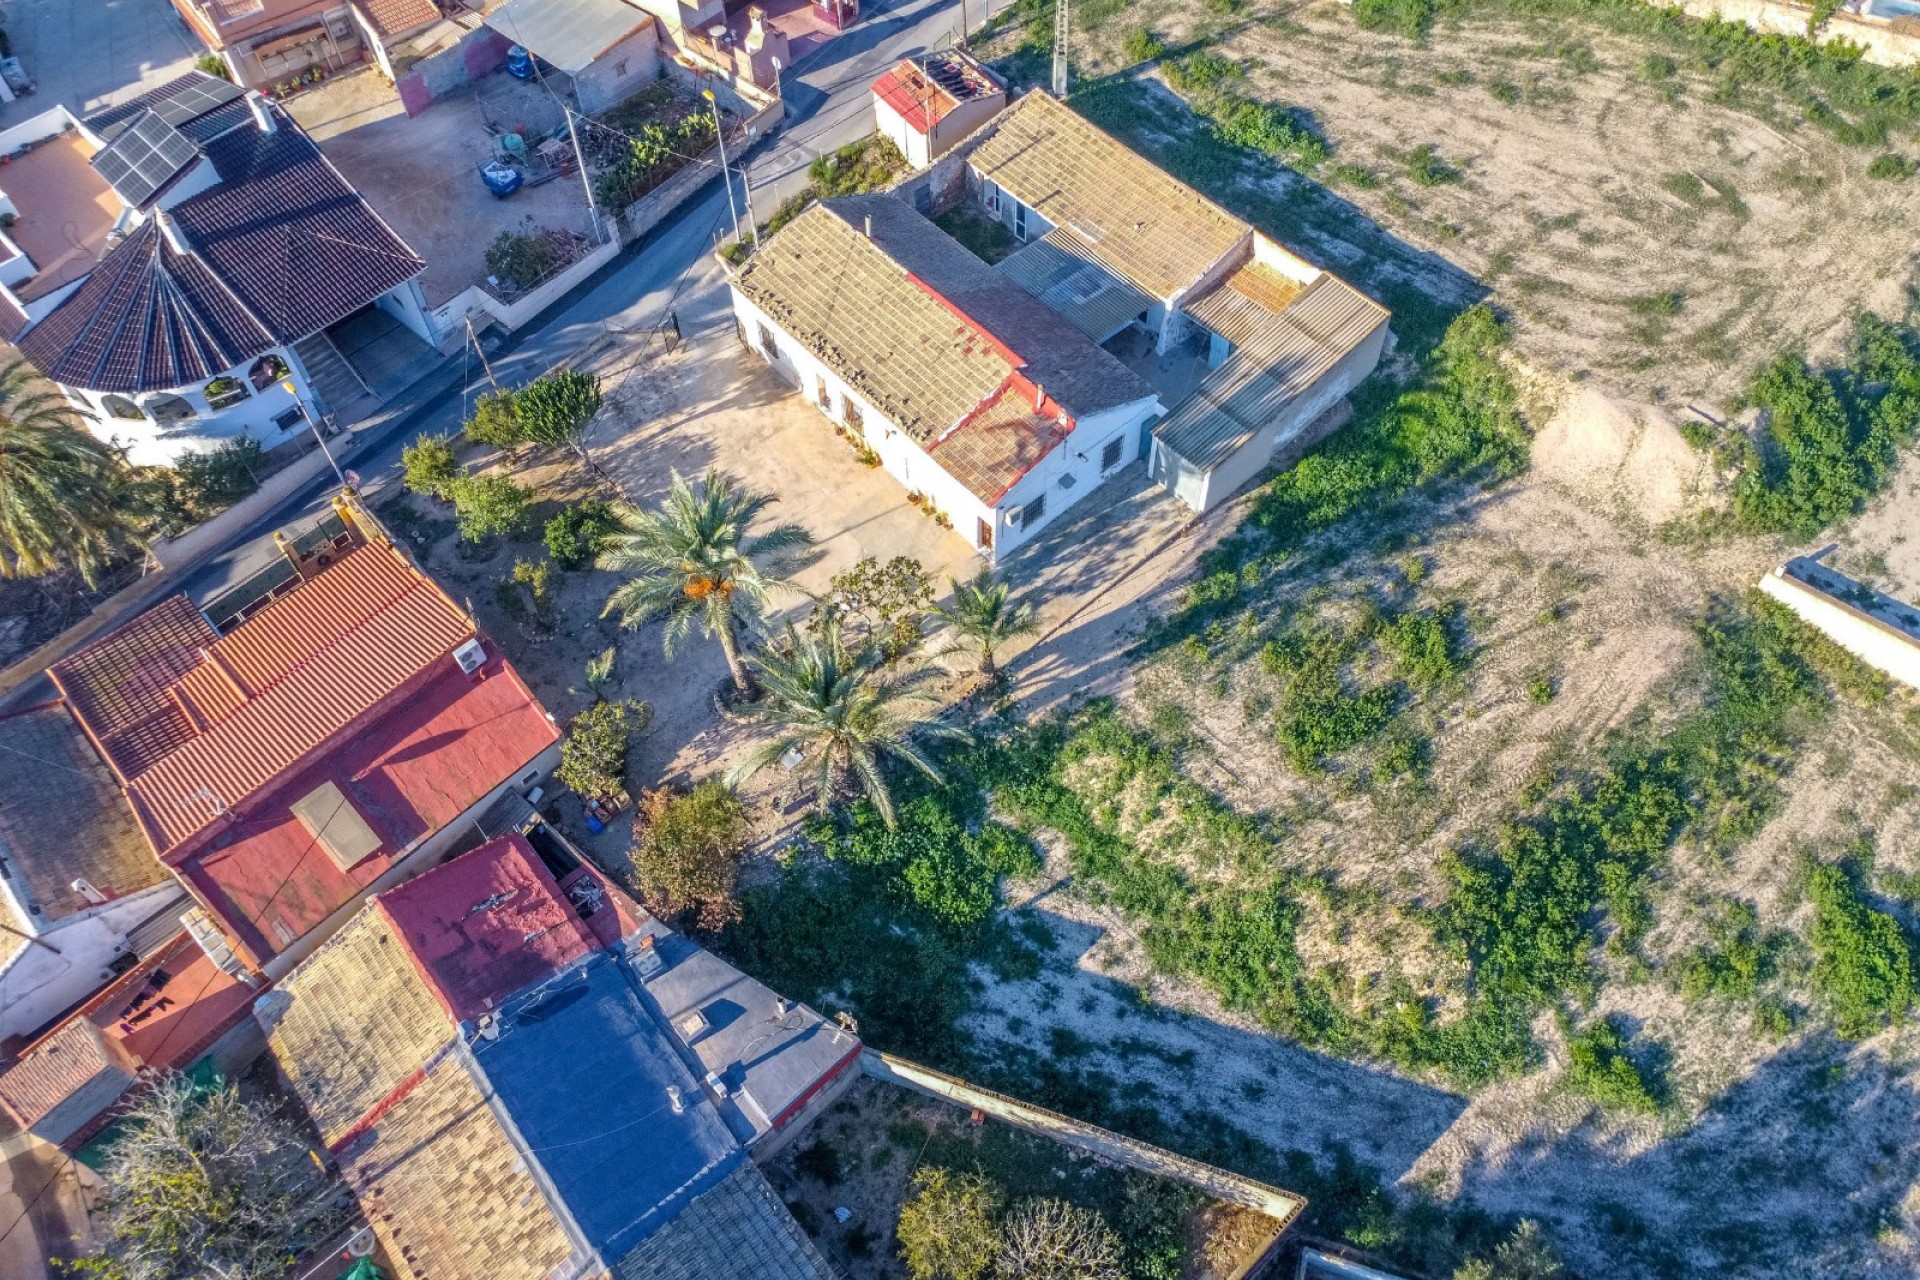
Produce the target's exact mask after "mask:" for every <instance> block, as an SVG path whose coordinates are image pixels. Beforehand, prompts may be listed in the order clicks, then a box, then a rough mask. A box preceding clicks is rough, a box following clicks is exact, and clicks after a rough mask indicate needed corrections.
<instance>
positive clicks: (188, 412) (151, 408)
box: [147, 394, 200, 427]
mask: <svg viewBox="0 0 1920 1280" xmlns="http://www.w3.org/2000/svg"><path fill="white" fill-rule="evenodd" d="M147 412H148V413H150V414H152V415H153V420H154V421H155V422H157V423H159V424H160V425H161V426H163V427H164V426H167V425H169V424H171V423H175V422H191V421H192V420H193V419H195V418H197V417H199V416H200V414H199V413H198V412H197V411H195V409H194V407H193V406H192V405H190V404H188V403H187V402H186V401H185V400H182V399H181V398H180V397H179V396H176V395H172V394H167V395H159V396H155V397H154V398H153V399H151V400H149V401H147Z"/></svg>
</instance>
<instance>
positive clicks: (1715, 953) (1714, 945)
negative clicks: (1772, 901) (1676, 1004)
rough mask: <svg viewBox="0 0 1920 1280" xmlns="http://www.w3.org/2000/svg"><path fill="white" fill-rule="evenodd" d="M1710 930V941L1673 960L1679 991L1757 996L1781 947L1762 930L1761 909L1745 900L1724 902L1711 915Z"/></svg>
mask: <svg viewBox="0 0 1920 1280" xmlns="http://www.w3.org/2000/svg"><path fill="white" fill-rule="evenodd" d="M1707 933H1708V936H1709V937H1710V938H1711V939H1712V941H1711V942H1709V943H1708V944H1707V945H1706V946H1703V947H1700V948H1698V949H1697V950H1694V951H1690V952H1688V953H1687V954H1686V955H1683V956H1681V957H1680V958H1679V959H1678V960H1677V961H1675V963H1674V976H1675V978H1677V979H1678V981H1679V984H1680V993H1681V994H1682V995H1684V996H1686V998H1687V999H1689V1000H1701V999H1704V998H1705V997H1707V996H1721V997H1724V998H1727V999H1731V1000H1753V999H1757V998H1758V997H1759V995H1760V984H1761V983H1763V982H1765V981H1766V980H1767V979H1768V978H1769V977H1771V976H1772V975H1773V955H1774V952H1775V951H1776V950H1778V940H1777V939H1774V938H1769V937H1767V936H1765V935H1764V934H1762V933H1761V931H1760V917H1759V915H1758V913H1757V912H1755V911H1754V909H1753V907H1752V906H1751V905H1749V904H1748V903H1745V902H1727V903H1724V904H1722V906H1721V907H1720V908H1719V909H1718V910H1717V911H1715V912H1714V913H1713V914H1712V916H1710V917H1709V919H1708V921H1707Z"/></svg>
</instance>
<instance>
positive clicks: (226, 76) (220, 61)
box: [193, 53, 233, 80]
mask: <svg viewBox="0 0 1920 1280" xmlns="http://www.w3.org/2000/svg"><path fill="white" fill-rule="evenodd" d="M193 69H194V70H195V71H200V72H204V73H205V74H207V75H210V76H219V77H220V78H221V79H222V80H232V79H233V72H231V71H229V70H227V60H226V59H225V58H222V57H221V56H220V55H219V54H217V53H203V54H201V55H200V56H199V57H197V58H195V59H194V60H193Z"/></svg>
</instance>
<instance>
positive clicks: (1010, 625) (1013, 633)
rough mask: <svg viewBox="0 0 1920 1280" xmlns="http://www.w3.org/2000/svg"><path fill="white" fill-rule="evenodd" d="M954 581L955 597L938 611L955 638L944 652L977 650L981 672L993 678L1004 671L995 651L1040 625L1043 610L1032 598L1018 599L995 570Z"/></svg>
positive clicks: (1030, 633)
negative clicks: (1041, 610) (997, 576)
mask: <svg viewBox="0 0 1920 1280" xmlns="http://www.w3.org/2000/svg"><path fill="white" fill-rule="evenodd" d="M949 581H951V582H952V583H953V600H952V601H951V602H950V603H949V604H947V605H946V606H945V607H944V608H942V609H940V610H939V611H938V612H939V614H940V617H941V619H942V620H943V621H944V622H945V623H946V624H947V628H948V629H949V630H950V631H951V632H952V633H953V636H954V639H953V641H952V643H950V644H948V645H947V646H946V648H944V649H942V650H941V651H940V652H941V653H943V654H947V653H958V652H963V651H965V652H977V653H978V654H979V655H980V674H981V675H983V676H985V677H987V679H989V680H992V679H994V678H996V677H997V676H998V675H999V674H1000V673H999V669H998V668H997V667H996V666H995V665H994V661H993V652H994V650H996V649H998V648H999V647H1000V646H1001V645H1003V644H1005V643H1007V641H1009V640H1015V639H1018V638H1019V637H1021V636H1030V635H1032V634H1033V633H1034V632H1036V631H1038V630H1039V629H1040V618H1039V610H1037V609H1035V608H1034V606H1033V604H1032V602H1031V601H1027V600H1015V599H1013V598H1012V594H1011V589H1010V588H1009V587H1008V586H1007V584H1006V583H1004V582H995V581H994V579H993V570H992V569H987V568H983V569H981V570H980V572H979V573H976V574H975V575H974V576H973V577H972V578H970V579H968V580H967V581H965V582H960V581H958V580H955V579H949Z"/></svg>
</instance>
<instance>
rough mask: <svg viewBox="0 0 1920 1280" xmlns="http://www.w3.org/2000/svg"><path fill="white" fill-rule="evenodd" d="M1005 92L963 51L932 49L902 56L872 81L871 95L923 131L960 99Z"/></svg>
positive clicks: (997, 80)
mask: <svg viewBox="0 0 1920 1280" xmlns="http://www.w3.org/2000/svg"><path fill="white" fill-rule="evenodd" d="M1004 92H1006V86H1005V85H1004V84H1002V83H1001V82H1000V80H999V78H998V77H997V76H995V75H994V74H993V73H992V72H991V71H989V70H987V69H986V68H985V67H983V66H981V65H980V64H979V63H978V62H975V61H974V60H973V59H972V58H970V57H968V56H967V55H966V54H964V53H959V52H956V51H953V50H935V51H933V52H930V53H923V54H918V55H916V56H914V57H911V58H903V59H902V60H901V61H899V62H897V63H895V64H894V65H893V66H892V67H890V68H888V69H887V71H886V72H885V73H884V74H882V75H881V76H880V78H879V79H877V80H875V81H874V82H873V93H874V96H875V97H877V98H879V99H880V100H881V101H882V102H884V103H886V104H887V105H888V106H889V107H891V108H893V109H894V110H895V111H897V112H899V113H900V116H901V117H902V118H903V119H904V120H906V122H907V123H908V124H909V125H911V126H912V127H913V128H914V129H915V130H917V131H918V132H920V133H926V132H927V131H928V130H930V129H932V128H933V126H935V125H937V124H939V123H940V121H942V120H944V119H945V118H946V117H947V115H948V114H949V113H950V112H952V111H953V109H954V108H955V107H957V106H959V105H960V104H961V103H962V102H973V101H975V100H977V99H980V98H988V97H992V96H993V95H994V94H997V93H1004Z"/></svg>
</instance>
